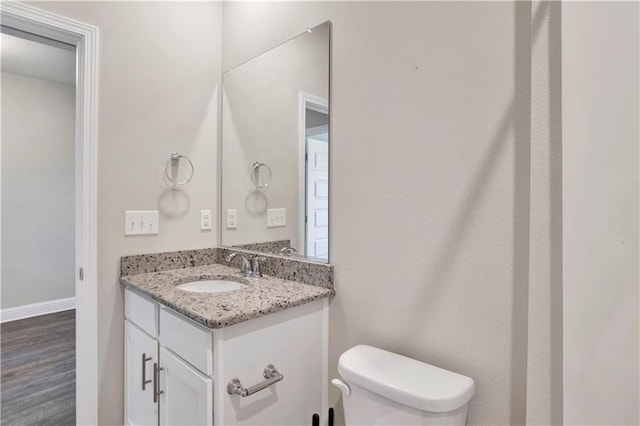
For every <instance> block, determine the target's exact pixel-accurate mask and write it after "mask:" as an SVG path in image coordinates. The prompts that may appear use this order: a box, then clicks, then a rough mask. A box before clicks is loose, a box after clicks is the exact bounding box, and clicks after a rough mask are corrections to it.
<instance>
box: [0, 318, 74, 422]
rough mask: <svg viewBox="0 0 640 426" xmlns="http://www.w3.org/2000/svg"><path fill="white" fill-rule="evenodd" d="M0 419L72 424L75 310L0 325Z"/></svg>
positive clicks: (2, 420) (3, 420) (0, 420)
mask: <svg viewBox="0 0 640 426" xmlns="http://www.w3.org/2000/svg"><path fill="white" fill-rule="evenodd" d="M0 333H1V335H2V336H1V340H0V344H1V346H0V356H1V357H2V359H1V379H2V381H1V382H0V404H1V410H0V423H1V424H2V425H3V426H6V425H60V426H62V425H75V423H76V407H75V400H76V353H75V349H76V348H75V343H76V341H75V339H76V338H75V310H69V311H64V312H58V313H55V314H49V315H42V316H39V317H33V318H27V319H23V320H18V321H11V322H7V323H4V324H2V325H0Z"/></svg>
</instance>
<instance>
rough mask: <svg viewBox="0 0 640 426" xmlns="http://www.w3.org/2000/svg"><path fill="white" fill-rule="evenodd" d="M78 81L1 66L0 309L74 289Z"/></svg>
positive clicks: (70, 294) (49, 298) (64, 294)
mask: <svg viewBox="0 0 640 426" xmlns="http://www.w3.org/2000/svg"><path fill="white" fill-rule="evenodd" d="M74 144H75V87H74V86H73V85H70V84H64V83H58V82H53V81H47V80H41V79H36V78H31V77H25V76H22V75H17V74H11V73H7V72H3V73H2V309H6V308H12V307H16V306H22V305H28V304H31V303H39V302H47V301H52V300H56V299H65V298H69V297H74V296H75V203H74V196H75V185H74V182H75V178H74V172H75V168H74V167H75V160H74V157H75V146H74Z"/></svg>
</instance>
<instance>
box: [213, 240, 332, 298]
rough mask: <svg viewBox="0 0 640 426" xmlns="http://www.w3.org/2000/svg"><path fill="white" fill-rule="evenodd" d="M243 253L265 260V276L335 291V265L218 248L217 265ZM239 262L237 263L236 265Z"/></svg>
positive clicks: (234, 263) (224, 263) (262, 265)
mask: <svg viewBox="0 0 640 426" xmlns="http://www.w3.org/2000/svg"><path fill="white" fill-rule="evenodd" d="M234 251H241V252H246V253H248V254H251V255H255V254H259V255H260V256H263V257H264V258H265V260H264V261H263V262H262V264H261V270H262V273H263V274H266V275H273V276H274V277H278V278H282V279H284V280H292V281H299V282H302V283H305V284H310V285H315V286H318V287H324V288H328V289H331V290H333V288H334V286H333V265H330V264H328V263H318V262H313V261H310V260H305V259H300V258H294V257H289V256H281V255H274V254H267V253H260V252H255V251H251V250H240V249H231V248H226V247H219V248H218V259H217V263H220V264H222V265H228V264H229V262H227V261H226V259H225V258H226V257H227V256H228V255H229V254H230V253H232V252H234ZM232 262H233V265H238V266H240V260H236V259H234V260H232ZM236 262H237V263H236Z"/></svg>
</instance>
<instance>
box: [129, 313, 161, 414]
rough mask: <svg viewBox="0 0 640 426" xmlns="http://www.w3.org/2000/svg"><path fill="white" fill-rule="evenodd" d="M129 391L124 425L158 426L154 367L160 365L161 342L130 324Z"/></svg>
mask: <svg viewBox="0 0 640 426" xmlns="http://www.w3.org/2000/svg"><path fill="white" fill-rule="evenodd" d="M124 339H125V343H124V347H125V362H124V364H125V374H124V375H125V388H124V398H125V400H124V422H125V424H127V425H153V424H157V423H158V404H156V403H154V402H153V399H154V398H153V364H154V363H157V362H158V341H157V340H156V339H154V338H152V337H151V336H149V335H148V334H146V333H145V332H144V331H142V330H140V329H139V328H138V327H137V326H135V325H134V324H133V323H132V322H130V321H129V320H125V322H124Z"/></svg>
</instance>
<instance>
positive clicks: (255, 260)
mask: <svg viewBox="0 0 640 426" xmlns="http://www.w3.org/2000/svg"><path fill="white" fill-rule="evenodd" d="M236 256H240V258H241V259H242V267H241V268H240V272H241V273H242V275H244V276H245V277H256V278H257V277H261V276H262V272H261V271H260V262H263V261H264V260H266V259H265V257H264V256H259V255H255V256H251V257H249V256H247V255H246V254H244V253H240V252H238V251H234V252H233V253H231V254H230V255H229V256H227V257H226V260H227V262H231V261H232V260H233V259H234V258H235V257H236Z"/></svg>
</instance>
